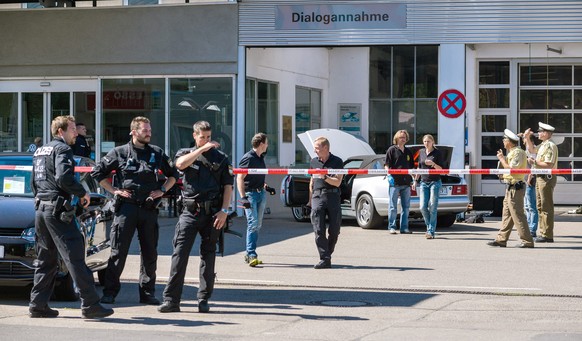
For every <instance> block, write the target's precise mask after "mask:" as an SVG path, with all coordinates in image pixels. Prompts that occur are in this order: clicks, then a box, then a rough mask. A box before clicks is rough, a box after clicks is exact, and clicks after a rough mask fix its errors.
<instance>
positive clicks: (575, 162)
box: [573, 161, 582, 181]
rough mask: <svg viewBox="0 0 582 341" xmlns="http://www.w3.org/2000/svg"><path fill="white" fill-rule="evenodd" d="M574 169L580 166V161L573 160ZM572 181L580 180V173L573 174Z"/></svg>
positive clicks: (581, 162) (581, 165)
mask: <svg viewBox="0 0 582 341" xmlns="http://www.w3.org/2000/svg"><path fill="white" fill-rule="evenodd" d="M573 164H574V169H581V168H582V161H574V162H573ZM574 181H582V174H574Z"/></svg>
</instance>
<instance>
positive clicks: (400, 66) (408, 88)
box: [393, 46, 414, 98]
mask: <svg viewBox="0 0 582 341" xmlns="http://www.w3.org/2000/svg"><path fill="white" fill-rule="evenodd" d="M393 84H394V94H393V96H394V98H414V46H394V82H393Z"/></svg>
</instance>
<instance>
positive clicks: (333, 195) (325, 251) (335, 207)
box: [311, 188, 342, 260]
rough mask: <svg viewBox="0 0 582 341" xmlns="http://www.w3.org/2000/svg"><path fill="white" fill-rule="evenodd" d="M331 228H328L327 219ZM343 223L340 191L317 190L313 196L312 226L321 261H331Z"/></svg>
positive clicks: (336, 189)
mask: <svg viewBox="0 0 582 341" xmlns="http://www.w3.org/2000/svg"><path fill="white" fill-rule="evenodd" d="M326 215H327V217H328V220H329V227H326V224H325V217H326ZM341 223H342V209H341V199H340V191H339V189H338V188H333V189H316V190H313V193H312V194H311V224H312V225H313V232H315V245H316V246H317V251H318V252H319V259H320V260H330V259H331V254H332V253H333V251H334V250H335V244H336V243H337V240H338V237H339V234H340V227H341Z"/></svg>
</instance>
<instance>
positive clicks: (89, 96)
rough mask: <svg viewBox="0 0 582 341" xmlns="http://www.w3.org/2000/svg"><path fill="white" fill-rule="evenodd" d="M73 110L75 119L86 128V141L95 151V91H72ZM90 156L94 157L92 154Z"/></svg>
mask: <svg viewBox="0 0 582 341" xmlns="http://www.w3.org/2000/svg"><path fill="white" fill-rule="evenodd" d="M73 112H74V114H75V121H76V122H77V123H83V124H84V125H85V127H86V128H87V135H86V136H85V139H87V143H88V144H89V146H90V147H91V149H92V150H93V152H94V151H95V92H75V93H73ZM91 158H93V159H94V158H95V155H93V156H92V157H91Z"/></svg>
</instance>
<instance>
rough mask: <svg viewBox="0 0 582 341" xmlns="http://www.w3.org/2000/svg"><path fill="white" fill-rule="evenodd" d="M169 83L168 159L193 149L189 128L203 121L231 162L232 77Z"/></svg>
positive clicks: (175, 80)
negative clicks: (185, 150) (186, 149)
mask: <svg viewBox="0 0 582 341" xmlns="http://www.w3.org/2000/svg"><path fill="white" fill-rule="evenodd" d="M169 83H170V125H169V127H170V156H171V157H174V155H176V152H177V151H178V150H179V149H180V148H187V147H193V146H194V139H193V137H192V133H193V130H192V125H193V124H194V123H195V122H197V121H200V120H204V121H208V122H209V123H210V125H211V126H212V140H214V141H217V142H219V143H220V150H221V151H223V152H224V153H226V154H227V155H228V156H229V158H230V159H231V160H232V129H233V127H232V116H233V115H232V114H233V111H232V86H233V85H232V84H233V83H232V78H230V77H228V78H225V77H214V78H213V77H205V78H174V79H170V80H169ZM161 127H163V125H162V126H161Z"/></svg>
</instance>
